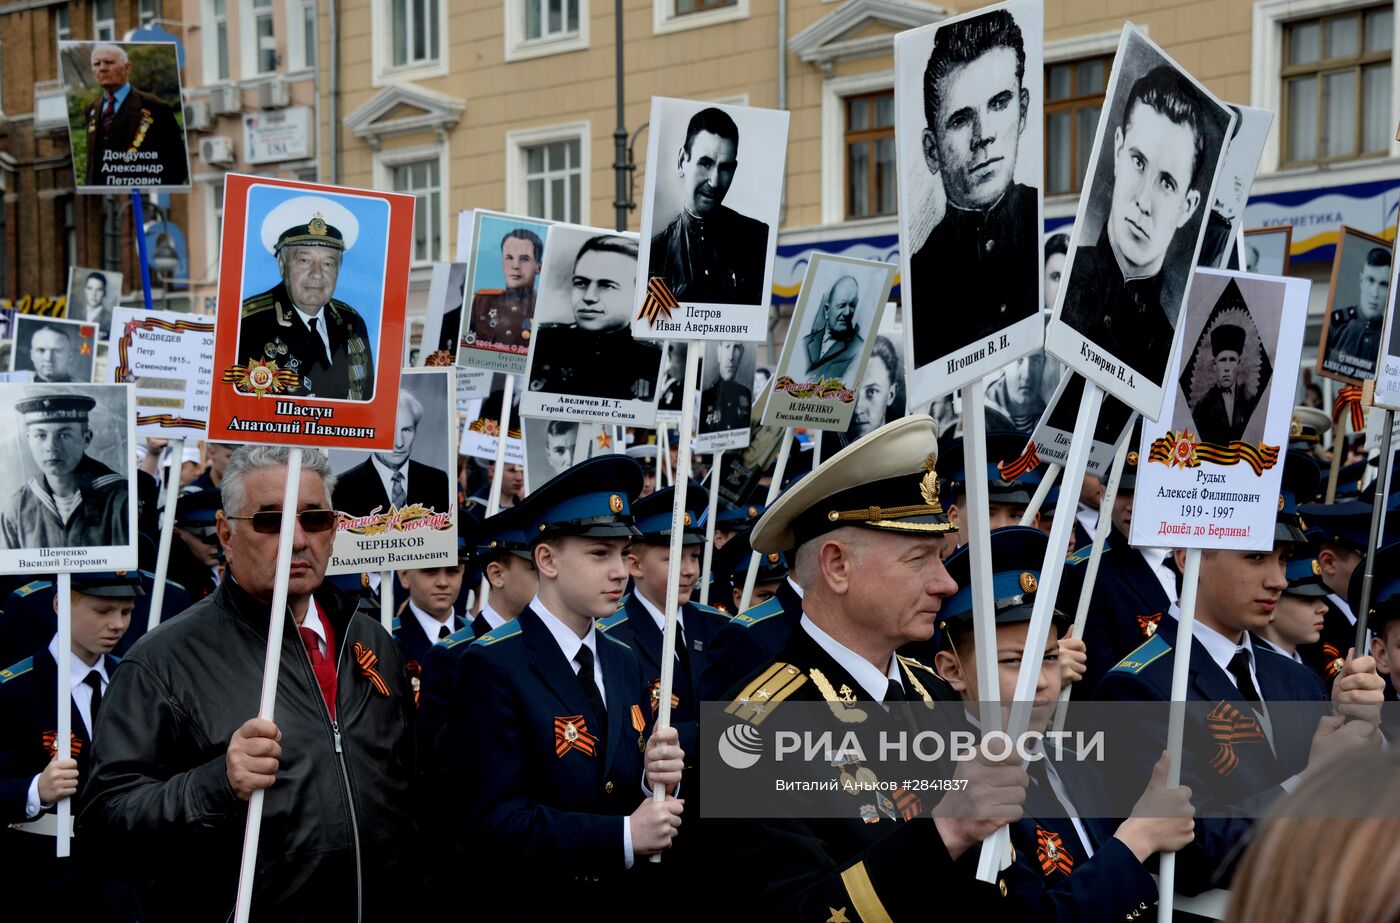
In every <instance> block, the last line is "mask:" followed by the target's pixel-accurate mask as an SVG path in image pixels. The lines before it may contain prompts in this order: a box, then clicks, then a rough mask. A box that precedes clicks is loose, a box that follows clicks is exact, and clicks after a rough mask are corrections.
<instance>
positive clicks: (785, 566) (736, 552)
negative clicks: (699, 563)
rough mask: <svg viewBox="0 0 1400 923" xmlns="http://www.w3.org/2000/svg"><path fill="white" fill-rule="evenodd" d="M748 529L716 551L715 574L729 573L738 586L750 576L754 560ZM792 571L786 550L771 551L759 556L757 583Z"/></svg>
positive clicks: (768, 581) (779, 577) (784, 575)
mask: <svg viewBox="0 0 1400 923" xmlns="http://www.w3.org/2000/svg"><path fill="white" fill-rule="evenodd" d="M749 538H750V534H749V532H748V531H747V530H745V531H742V532H739V533H738V534H736V535H735V536H734V537H733V538H731V539H730V540H729V541H727V542H725V543H724V547H723V548H720V549H719V550H718V551H716V552H715V560H714V563H715V574H716V575H727V576H728V577H729V578H730V579H731V580H733V582H734V584H735V585H736V586H743V583H744V580H743V578H744V577H746V576H748V573H749V563H750V562H751V561H753V545H752V544H750V543H749ZM791 572H792V562H791V560H790V559H789V555H788V554H787V552H784V551H770V552H768V553H767V554H759V556H758V576H757V578H755V583H772V582H773V581H775V580H782V579H783V578H784V577H786V576H788V574H790V573H791Z"/></svg>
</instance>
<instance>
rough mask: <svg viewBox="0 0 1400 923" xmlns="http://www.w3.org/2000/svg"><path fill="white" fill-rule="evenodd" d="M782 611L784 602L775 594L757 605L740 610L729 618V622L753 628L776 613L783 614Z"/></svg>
mask: <svg viewBox="0 0 1400 923" xmlns="http://www.w3.org/2000/svg"><path fill="white" fill-rule="evenodd" d="M782 612H783V604H782V603H781V602H779V601H778V597H776V596H774V597H773V598H772V599H770V600H768V601H766V602H761V603H759V604H758V605H756V606H750V607H749V608H747V609H745V610H744V611H743V612H740V613H739V614H738V615H736V616H734V617H733V618H732V619H730V620H729V624H731V625H739V626H741V627H743V628H752V627H753V626H754V625H757V624H758V623H759V622H762V621H764V620H765V619H771V618H772V617H773V616H775V615H781V614H782Z"/></svg>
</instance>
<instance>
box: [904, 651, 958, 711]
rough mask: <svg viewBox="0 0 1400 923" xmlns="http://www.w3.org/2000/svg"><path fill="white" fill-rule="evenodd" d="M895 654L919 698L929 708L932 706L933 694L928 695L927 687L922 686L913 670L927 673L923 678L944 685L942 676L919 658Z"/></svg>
mask: <svg viewBox="0 0 1400 923" xmlns="http://www.w3.org/2000/svg"><path fill="white" fill-rule="evenodd" d="M895 656H896V657H898V658H899V662H900V663H901V664H903V666H904V670H905V672H906V673H907V674H908V676H909V682H910V684H911V685H913V687H914V691H915V692H917V693H918V694H919V698H921V699H923V701H924V704H925V705H927V706H928V707H929V708H933V707H934V704H933V696H931V695H929V691H928V689H927V688H926V687H925V686H924V684H923V682H921V681H920V680H919V677H918V675H917V674H916V673H915V672H914V671H915V670H918V671H920V672H923V673H926V674H928V675H927V676H926V677H925V679H927V680H928V681H929V682H936V683H943V684H944V685H946V682H945V680H944V679H943V677H941V676H939V675H938V671H937V670H935V669H934V668H933V667H931V666H929V665H928V664H926V663H924V662H923V661H921V660H915V659H914V658H913V657H905V656H904V655H902V654H896V655H895Z"/></svg>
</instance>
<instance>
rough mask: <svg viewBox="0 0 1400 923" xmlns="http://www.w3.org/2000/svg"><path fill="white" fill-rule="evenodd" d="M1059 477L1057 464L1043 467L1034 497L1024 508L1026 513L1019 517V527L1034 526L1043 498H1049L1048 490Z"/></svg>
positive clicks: (1043, 501) (1042, 504) (1043, 503)
mask: <svg viewBox="0 0 1400 923" xmlns="http://www.w3.org/2000/svg"><path fill="white" fill-rule="evenodd" d="M1059 477H1060V466H1059V464H1058V463H1057V462H1050V463H1049V464H1048V465H1046V466H1045V473H1044V474H1042V475H1041V476H1040V486H1039V487H1037V488H1036V489H1035V495H1034V496H1032V497H1031V502H1030V505H1028V506H1027V507H1026V512H1025V513H1023V514H1022V516H1021V525H1023V526H1033V525H1035V514H1036V513H1039V512H1040V508H1041V507H1042V506H1044V505H1045V498H1046V497H1048V496H1050V490H1051V488H1053V487H1054V486H1055V481H1056V480H1058V479H1059Z"/></svg>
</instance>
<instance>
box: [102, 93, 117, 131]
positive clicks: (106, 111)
mask: <svg viewBox="0 0 1400 923" xmlns="http://www.w3.org/2000/svg"><path fill="white" fill-rule="evenodd" d="M116 104H117V98H116V97H115V96H108V97H107V101H106V102H104V103H103V104H102V133H103V134H104V135H105V134H107V133H108V132H110V131H111V130H112V119H113V118H114V117H115V116H116V114H117V113H116Z"/></svg>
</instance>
